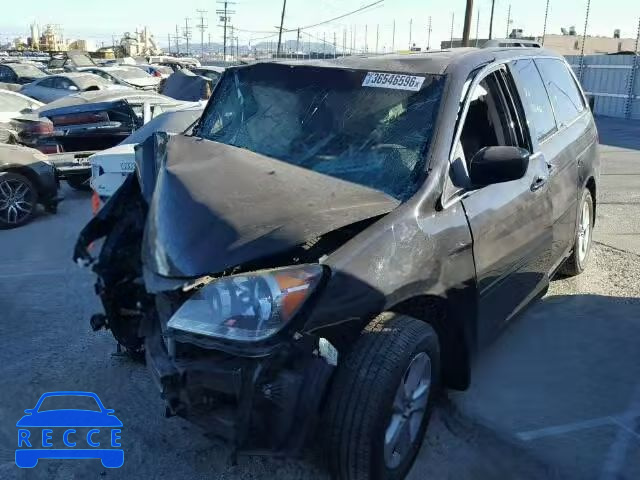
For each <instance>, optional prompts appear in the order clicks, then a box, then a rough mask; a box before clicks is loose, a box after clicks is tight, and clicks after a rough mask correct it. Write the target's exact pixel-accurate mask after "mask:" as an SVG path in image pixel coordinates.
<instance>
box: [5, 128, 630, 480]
mask: <svg viewBox="0 0 640 480" xmlns="http://www.w3.org/2000/svg"><path fill="white" fill-rule="evenodd" d="M599 128H600V139H601V142H602V143H603V144H605V145H603V146H602V161H603V177H602V181H601V192H600V204H599V205H598V219H597V222H598V223H597V229H596V234H595V235H596V236H595V240H596V242H597V243H596V245H595V247H594V250H593V252H592V258H591V263H590V265H589V267H588V269H587V271H586V272H585V273H584V274H583V275H581V276H579V277H577V278H572V279H559V280H555V281H554V282H552V285H551V287H550V291H549V293H548V294H547V296H546V297H545V298H544V299H542V300H541V301H539V302H537V303H536V304H535V305H533V306H532V307H531V308H529V309H528V310H527V311H526V313H525V314H523V315H522V316H520V317H519V318H517V319H515V320H514V321H513V322H512V323H511V325H510V326H509V327H508V329H507V331H506V332H505V334H504V335H503V336H502V337H501V338H500V339H498V340H497V341H496V342H495V343H494V344H493V345H492V346H491V347H489V349H488V350H487V351H486V352H485V353H484V354H483V355H481V356H480V358H479V360H478V362H477V363H476V365H475V366H474V371H473V383H472V386H471V388H470V390H469V391H467V392H462V393H453V392H452V393H449V394H448V395H447V396H446V397H445V398H443V400H442V401H441V404H440V405H439V407H438V408H437V410H436V412H435V415H434V418H433V420H432V424H431V425H430V428H429V431H428V433H427V438H426V439H425V442H424V445H423V448H422V450H421V452H420V455H419V456H418V459H417V461H416V464H415V466H414V468H413V470H412V471H411V473H410V475H409V478H410V479H412V480H417V479H425V478H429V479H469V480H471V479H474V480H483V479H495V478H501V479H502V478H509V479H512V478H517V479H527V480H528V479H543V478H562V479H564V478H576V479H590V478H594V479H598V480H605V479H606V480H609V479H635V478H640V426H639V425H640V381H639V380H638V379H640V349H638V348H637V344H638V338H640V243H639V240H638V237H640V235H639V234H640V220H639V218H640V216H639V215H638V213H640V212H638V209H640V124H637V123H629V122H622V121H617V120H612V119H599ZM64 194H65V195H66V197H67V198H66V199H65V201H64V202H63V203H62V204H61V206H60V209H59V213H58V214H57V215H48V214H45V213H41V214H40V215H39V216H38V218H36V219H35V220H34V221H33V222H32V223H31V224H29V225H27V226H25V227H23V228H20V229H16V230H11V231H2V232H0V338H2V349H0V478H54V479H68V478H78V479H80V478H82V479H85V478H98V477H100V478H164V477H170V478H175V479H182V478H185V479H186V478H215V479H243V480H244V479H262V478H269V479H270V478H280V479H282V480H292V479H303V478H304V479H327V478H328V476H327V474H326V473H325V471H324V470H323V468H322V466H321V462H320V460H319V459H318V458H317V456H316V455H315V454H314V453H313V452H312V451H309V452H306V453H305V454H304V455H303V457H302V458H300V459H288V460H284V459H273V458H265V457H240V459H239V462H238V465H232V464H231V463H230V461H229V451H228V450H227V449H226V447H224V446H223V445H221V444H220V443H217V442H215V441H212V440H210V439H208V438H206V437H204V436H203V435H202V434H201V432H200V431H199V430H198V429H197V428H195V427H193V426H192V425H190V424H188V423H187V422H185V421H183V420H182V419H179V418H170V419H166V418H164V416H163V413H164V410H163V405H162V401H161V399H160V398H159V396H158V393H157V390H156V388H155V386H154V385H153V384H152V382H151V380H150V378H149V376H148V375H147V372H146V370H145V367H144V366H143V365H141V364H137V363H134V362H133V361H131V360H129V359H128V358H127V357H122V356H118V355H115V342H114V341H113V339H112V338H111V336H110V334H109V333H108V332H104V331H102V332H98V333H94V332H92V331H91V330H90V328H89V324H88V319H89V316H90V315H91V314H92V313H94V312H96V311H99V309H100V306H99V304H98V301H97V299H96V297H95V295H94V294H93V277H92V275H91V274H90V273H89V272H88V271H86V270H83V269H80V268H79V267H77V266H76V265H74V264H73V263H72V262H71V260H70V259H71V252H72V248H73V244H74V242H75V239H76V237H77V234H78V231H79V230H80V228H81V227H82V226H83V225H84V223H85V222H86V221H87V220H88V219H89V218H90V215H91V213H90V202H89V197H88V195H87V194H85V193H80V192H75V191H72V190H70V189H68V188H67V187H66V185H65V188H64ZM54 390H86V391H92V392H96V393H97V394H98V395H99V396H100V398H101V399H102V401H103V403H104V404H105V406H106V407H107V408H112V409H115V411H116V414H117V416H118V417H119V418H120V419H121V420H122V422H123V424H124V427H123V432H122V442H123V448H124V451H125V464H124V466H123V467H122V468H120V469H117V470H111V469H105V468H103V467H102V466H101V465H100V462H99V461H97V460H85V461H81V462H72V461H68V460H48V461H41V463H40V464H39V465H38V466H37V467H36V468H35V469H32V470H21V469H18V468H17V467H16V466H15V464H14V451H15V448H16V445H17V429H16V426H15V423H16V421H17V420H18V419H19V418H20V417H21V416H22V415H23V410H24V409H27V408H31V407H33V406H34V404H35V402H36V400H37V399H38V397H39V396H40V395H41V394H42V393H43V392H46V391H54Z"/></svg>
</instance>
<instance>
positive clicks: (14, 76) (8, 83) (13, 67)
mask: <svg viewBox="0 0 640 480" xmlns="http://www.w3.org/2000/svg"><path fill="white" fill-rule="evenodd" d="M47 76H48V75H47V74H46V73H45V72H43V71H42V70H41V69H39V68H38V67H37V66H35V65H34V64H32V63H2V64H0V85H1V86H2V88H4V89H8V90H19V89H20V86H21V85H26V84H27V83H31V82H33V81H34V80H37V79H39V78H44V77H47Z"/></svg>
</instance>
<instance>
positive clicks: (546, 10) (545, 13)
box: [540, 0, 549, 46]
mask: <svg viewBox="0 0 640 480" xmlns="http://www.w3.org/2000/svg"><path fill="white" fill-rule="evenodd" d="M548 16H549V0H547V6H546V7H545V9H544V26H543V27H542V42H540V43H541V44H542V46H544V37H546V35H547V17H548Z"/></svg>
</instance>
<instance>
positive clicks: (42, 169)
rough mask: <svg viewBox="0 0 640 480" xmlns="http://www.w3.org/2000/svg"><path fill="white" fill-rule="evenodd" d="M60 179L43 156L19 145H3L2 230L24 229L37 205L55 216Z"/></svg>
mask: <svg viewBox="0 0 640 480" xmlns="http://www.w3.org/2000/svg"><path fill="white" fill-rule="evenodd" d="M58 201H59V198H58V179H57V178H56V172H55V169H54V167H53V165H52V164H51V163H50V162H49V161H48V159H47V156H46V155H44V154H43V153H41V152H39V151H37V150H34V149H33V148H27V147H23V146H19V145H6V144H5V145H2V144H0V228H15V227H19V226H20V225H24V224H25V223H27V222H28V221H29V220H31V218H32V217H33V215H34V213H35V211H36V205H37V204H38V203H40V204H42V205H44V207H45V210H47V211H48V212H51V213H55V212H56V210H57V206H58Z"/></svg>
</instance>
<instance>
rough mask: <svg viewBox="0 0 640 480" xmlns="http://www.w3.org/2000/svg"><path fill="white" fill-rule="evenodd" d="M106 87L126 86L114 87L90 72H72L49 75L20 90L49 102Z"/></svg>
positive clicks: (24, 93)
mask: <svg viewBox="0 0 640 480" xmlns="http://www.w3.org/2000/svg"><path fill="white" fill-rule="evenodd" d="M108 88H126V87H120V86H118V87H115V86H114V85H112V84H110V83H109V82H107V81H105V80H104V79H102V78H100V77H99V76H97V75H93V74H92V73H76V72H74V73H61V74H59V75H51V76H50V77H45V78H42V79H40V80H36V81H35V82H31V83H29V84H27V85H25V86H24V87H22V89H21V90H20V92H21V93H22V94H23V95H27V96H29V97H31V98H35V99H36V100H40V101H41V102H45V103H49V102H52V101H54V100H57V99H59V98H62V97H66V96H67V95H71V94H72V93H78V92H87V91H91V90H105V89H108Z"/></svg>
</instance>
